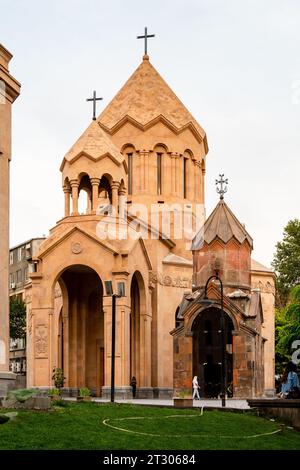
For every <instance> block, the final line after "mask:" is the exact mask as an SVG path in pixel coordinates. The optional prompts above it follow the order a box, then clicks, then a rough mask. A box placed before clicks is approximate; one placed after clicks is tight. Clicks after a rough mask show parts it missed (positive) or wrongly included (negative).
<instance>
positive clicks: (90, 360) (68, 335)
mask: <svg viewBox="0 0 300 470" xmlns="http://www.w3.org/2000/svg"><path fill="white" fill-rule="evenodd" d="M56 281H57V282H58V283H59V285H60V286H61V289H62V296H63V306H62V310H61V312H60V313H59V318H58V333H59V335H58V336H59V338H58V346H57V347H58V351H57V357H58V358H59V361H60V364H61V366H62V368H63V369H64V374H65V376H66V384H65V386H66V387H69V388H73V389H78V388H81V387H88V388H89V389H90V390H92V392H93V394H97V395H99V394H100V393H101V390H102V386H103V385H104V354H103V351H104V314H103V283H102V280H101V278H100V277H99V275H98V273H97V272H96V271H95V270H94V269H92V268H91V267H90V266H87V265H84V264H73V265H71V266H69V267H65V268H64V269H63V270H62V271H61V272H60V273H59V275H58V276H57V277H56ZM54 285H55V284H54Z"/></svg>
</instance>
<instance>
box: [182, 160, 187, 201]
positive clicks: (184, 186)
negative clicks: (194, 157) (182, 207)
mask: <svg viewBox="0 0 300 470" xmlns="http://www.w3.org/2000/svg"><path fill="white" fill-rule="evenodd" d="M187 160H188V159H187V158H183V197H184V199H186V198H187Z"/></svg>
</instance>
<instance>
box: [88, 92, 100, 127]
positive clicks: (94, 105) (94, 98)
mask: <svg viewBox="0 0 300 470" xmlns="http://www.w3.org/2000/svg"><path fill="white" fill-rule="evenodd" d="M96 96H97V93H96V91H93V98H87V101H93V121H96V101H100V100H103V98H96Z"/></svg>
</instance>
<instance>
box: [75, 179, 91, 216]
mask: <svg viewBox="0 0 300 470" xmlns="http://www.w3.org/2000/svg"><path fill="white" fill-rule="evenodd" d="M91 209H92V185H91V182H90V178H89V176H88V175H87V174H83V175H82V176H81V179H80V183H79V188H78V212H79V214H89V213H90V212H91Z"/></svg>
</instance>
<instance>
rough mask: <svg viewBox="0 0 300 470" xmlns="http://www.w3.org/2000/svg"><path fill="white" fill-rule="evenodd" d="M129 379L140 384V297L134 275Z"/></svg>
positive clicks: (131, 291) (136, 279)
mask: <svg viewBox="0 0 300 470" xmlns="http://www.w3.org/2000/svg"><path fill="white" fill-rule="evenodd" d="M130 298H131V315H130V377H132V376H135V377H136V379H137V383H138V385H139V384H140V373H139V372H140V313H141V297H140V289H139V283H138V278H137V275H136V273H135V274H134V275H133V277H132V281H131V287H130Z"/></svg>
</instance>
